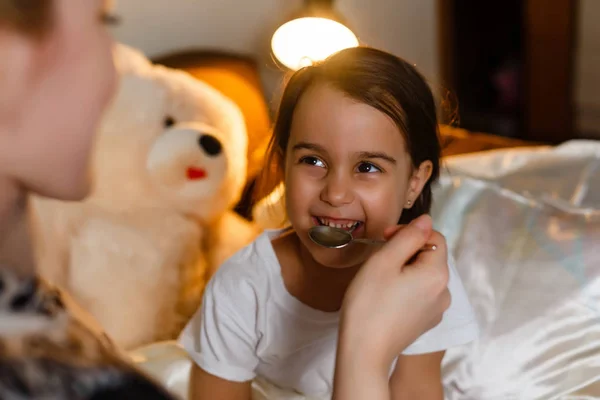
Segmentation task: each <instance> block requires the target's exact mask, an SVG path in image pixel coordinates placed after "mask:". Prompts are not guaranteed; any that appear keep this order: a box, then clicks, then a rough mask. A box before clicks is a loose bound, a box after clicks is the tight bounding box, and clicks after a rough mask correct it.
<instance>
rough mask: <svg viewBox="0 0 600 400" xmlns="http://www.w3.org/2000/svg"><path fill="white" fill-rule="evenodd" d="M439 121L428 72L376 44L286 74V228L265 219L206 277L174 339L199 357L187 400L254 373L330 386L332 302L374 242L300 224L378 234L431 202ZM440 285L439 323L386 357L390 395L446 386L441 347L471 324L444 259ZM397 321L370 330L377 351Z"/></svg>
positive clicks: (282, 134) (297, 384)
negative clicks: (442, 308) (350, 240)
mask: <svg viewBox="0 0 600 400" xmlns="http://www.w3.org/2000/svg"><path fill="white" fill-rule="evenodd" d="M437 127H438V123H437V118H436V108H435V103H434V99H433V96H432V93H431V90H430V89H429V87H428V86H427V84H426V82H425V80H424V79H423V78H422V76H421V75H420V74H419V73H418V72H417V71H416V70H415V68H413V67H412V66H411V65H410V64H408V63H407V62H405V61H403V60H401V59H399V58H397V57H395V56H393V55H391V54H388V53H385V52H383V51H379V50H376V49H372V48H365V47H358V48H351V49H347V50H344V51H341V52H339V53H337V54H335V55H333V56H331V57H330V58H328V59H327V60H325V61H324V62H323V63H321V64H318V65H314V66H310V67H307V68H304V69H301V70H300V71H298V72H296V73H295V74H294V75H293V76H292V77H291V79H290V81H289V82H288V84H287V87H286V89H285V91H284V94H283V98H282V101H281V106H280V110H279V114H278V117H277V121H276V124H275V128H274V134H273V138H272V141H271V146H270V154H269V155H270V159H271V160H272V161H274V162H275V163H276V165H277V166H278V167H279V170H280V173H281V174H280V176H281V178H282V179H283V182H284V185H285V204H286V212H287V217H288V220H289V222H290V224H291V229H288V230H285V231H267V232H265V233H264V234H262V235H261V236H260V237H258V238H257V239H256V240H255V241H254V242H253V243H252V244H250V245H249V246H247V247H246V248H244V249H242V250H241V251H240V252H238V253H237V254H236V255H235V256H233V257H232V258H231V259H230V260H228V261H227V262H226V263H225V264H224V265H223V266H222V267H221V268H220V270H219V271H218V272H217V273H216V275H215V276H214V277H213V279H212V280H211V282H210V283H209V285H208V287H207V289H206V293H205V297H204V301H203V305H202V307H201V310H200V311H199V312H198V313H197V314H196V315H195V316H194V318H193V319H192V320H191V321H190V322H189V324H188V326H187V327H186V329H185V330H184V332H183V333H182V336H181V338H180V341H181V344H182V345H183V347H184V348H185V349H186V350H187V352H188V353H189V355H190V356H191V357H192V358H193V360H194V361H195V363H196V364H197V367H196V369H195V372H194V373H193V375H192V398H193V399H204V398H211V397H214V398H219V399H230V400H237V399H244V400H246V399H248V398H249V397H250V393H251V389H250V388H251V382H252V381H254V382H255V383H256V382H258V383H263V384H266V385H267V386H266V387H270V388H277V390H279V389H281V390H284V391H291V392H295V393H300V394H301V395H304V396H308V397H311V398H330V397H331V395H332V391H333V377H334V367H335V359H336V344H337V338H338V327H339V317H340V315H339V310H340V308H341V306H342V301H343V299H344V295H345V293H346V291H347V288H348V286H349V285H350V283H351V281H352V280H353V278H354V277H355V275H356V274H357V272H358V271H359V270H360V269H361V266H362V265H363V263H365V261H366V260H367V259H368V258H369V257H370V256H371V255H372V254H374V252H376V251H377V249H376V247H375V246H368V245H364V244H353V245H350V246H347V247H345V248H342V249H327V248H323V247H320V246H319V245H317V244H315V243H313V242H312V241H311V240H310V238H309V236H308V230H309V229H310V228H311V227H312V226H315V225H329V226H334V227H338V228H343V229H346V230H348V231H351V232H352V235H353V236H354V237H357V238H361V237H367V238H382V237H384V236H385V231H386V229H388V228H389V227H392V226H394V225H396V224H405V223H409V222H410V221H412V220H414V219H415V218H417V217H419V216H421V215H422V214H425V213H428V212H429V209H430V206H431V201H432V199H431V184H432V182H433V181H435V179H436V178H437V177H438V173H439V157H440V143H439V141H438V136H437V133H438V129H437ZM444 251H445V249H444ZM390 262H392V260H390ZM372 273H373V272H372ZM374 273H377V272H376V271H374ZM448 288H449V290H450V294H451V299H452V300H451V305H450V307H449V309H448V310H447V311H446V313H445V315H444V317H443V319H442V321H441V323H439V324H438V325H437V326H435V327H434V328H433V329H431V330H429V331H428V332H426V333H425V334H423V335H421V336H420V337H419V338H418V339H417V340H416V341H414V342H413V343H412V344H411V345H410V346H408V347H407V348H405V350H404V351H403V352H402V354H398V355H397V358H396V359H395V360H394V361H393V362H392V363H391V364H392V365H388V366H386V369H389V374H390V375H389V376H390V378H389V385H390V388H391V389H390V390H391V391H392V397H393V398H394V399H421V400H434V399H435V400H441V399H443V390H442V384H441V372H440V364H441V360H442V357H443V355H444V351H445V349H447V348H449V347H452V346H456V345H461V344H464V343H467V342H470V341H472V340H473V339H475V337H476V335H477V324H476V321H475V318H474V315H473V312H472V309H471V306H470V304H469V301H468V299H467V297H466V294H465V292H464V289H463V287H462V284H461V282H460V279H459V277H458V275H457V273H456V271H455V269H454V267H453V266H452V265H450V279H449V283H448ZM414 301H415V302H420V301H422V299H420V298H419V297H416V298H415V299H414ZM371 312H372V313H374V314H376V313H378V312H379V310H378V309H376V308H373V309H372V310H371ZM402 312H403V310H402V309H400V308H399V309H398V313H402ZM393 334H394V332H382V333H381V334H380V335H378V336H375V337H372V338H370V340H371V346H372V351H373V352H374V353H376V352H377V351H378V349H377V345H378V342H379V341H380V340H381V339H382V338H383V337H384V336H385V335H393ZM277 396H278V395H273V397H274V398H277Z"/></svg>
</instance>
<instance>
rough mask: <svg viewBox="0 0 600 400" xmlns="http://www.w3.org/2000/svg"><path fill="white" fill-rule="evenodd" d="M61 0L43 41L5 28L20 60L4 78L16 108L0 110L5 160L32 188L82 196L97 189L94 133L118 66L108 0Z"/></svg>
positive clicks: (8, 49)
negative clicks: (92, 176)
mask: <svg viewBox="0 0 600 400" xmlns="http://www.w3.org/2000/svg"><path fill="white" fill-rule="evenodd" d="M53 3H54V6H53V21H52V24H51V27H50V30H49V32H47V33H46V34H45V35H44V37H43V38H42V39H41V40H40V41H36V40H35V39H31V38H27V37H25V35H23V34H21V33H17V32H13V33H12V36H11V33H6V32H1V34H2V35H3V37H0V39H5V40H6V43H9V44H10V46H11V47H5V51H6V52H8V54H7V55H8V56H10V59H11V60H13V65H12V71H11V82H8V81H4V80H2V81H1V82H0V84H1V85H2V87H3V88H6V89H7V91H8V92H6V96H7V97H8V96H11V102H10V104H11V106H10V107H11V108H10V110H9V112H7V113H5V114H3V115H0V119H1V121H0V122H1V124H0V163H3V164H2V165H1V167H2V168H3V169H4V170H5V171H8V172H9V174H10V178H12V179H14V180H16V181H17V182H19V183H20V184H21V185H22V186H24V187H25V188H27V189H29V190H32V191H34V192H37V193H39V194H41V195H44V196H50V197H56V198H61V199H70V200H75V199H81V198H82V197H84V196H85V195H87V193H88V191H89V186H90V185H89V179H88V161H89V157H90V152H91V148H92V144H93V138H94V134H95V131H96V128H97V125H98V124H99V122H100V119H101V116H102V112H103V110H104V108H105V106H106V105H107V103H108V101H109V100H110V98H111V95H112V94H113V91H114V88H115V83H116V73H115V67H114V65H113V61H112V56H111V44H112V41H111V38H110V36H109V34H108V32H107V31H106V29H105V27H104V26H103V25H104V24H103V21H102V18H101V17H102V15H103V11H104V10H103V7H104V5H105V2H104V1H102V0H84V1H72V0H53ZM5 100H6V98H5V97H4V96H0V102H2V101H5ZM2 148H3V149H2Z"/></svg>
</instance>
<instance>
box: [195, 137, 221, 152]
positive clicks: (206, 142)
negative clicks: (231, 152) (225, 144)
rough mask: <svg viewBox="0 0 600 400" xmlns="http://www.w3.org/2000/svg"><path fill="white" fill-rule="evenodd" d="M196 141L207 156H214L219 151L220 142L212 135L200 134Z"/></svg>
mask: <svg viewBox="0 0 600 400" xmlns="http://www.w3.org/2000/svg"><path fill="white" fill-rule="evenodd" d="M198 143H199V144H200V147H201V148H202V149H203V150H204V151H205V152H206V154H208V155H209V156H216V155H218V154H220V153H221V148H222V147H221V142H219V139H217V138H216V137H214V136H211V135H202V136H200V139H199V140H198Z"/></svg>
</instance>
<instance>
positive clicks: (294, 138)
mask: <svg viewBox="0 0 600 400" xmlns="http://www.w3.org/2000/svg"><path fill="white" fill-rule="evenodd" d="M305 141H306V142H310V143H317V144H320V145H321V146H322V147H330V148H332V149H339V150H341V149H358V148H360V149H368V150H382V149H385V150H387V151H389V152H394V151H395V152H404V151H405V144H404V137H403V135H402V133H401V132H400V129H399V128H398V126H397V125H396V124H395V122H394V121H393V120H392V119H391V118H390V117H389V116H388V115H386V114H385V113H383V112H381V111H379V110H378V109H376V108H374V107H372V106H370V105H368V104H365V103H361V102H359V101H357V100H355V99H353V98H350V97H349V96H347V95H346V94H344V93H342V92H341V91H339V90H336V89H334V88H331V87H330V86H327V85H319V86H315V87H314V88H310V89H309V90H307V92H306V93H304V95H303V96H302V98H301V99H300V101H299V102H298V105H297V107H296V110H295V112H294V118H293V120H292V126H291V132H290V144H292V143H297V142H305Z"/></svg>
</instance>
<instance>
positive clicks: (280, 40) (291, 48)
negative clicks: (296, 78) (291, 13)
mask: <svg viewBox="0 0 600 400" xmlns="http://www.w3.org/2000/svg"><path fill="white" fill-rule="evenodd" d="M358 45H359V42H358V38H357V37H356V35H355V34H354V33H353V32H352V31H351V30H350V29H349V28H348V27H346V25H344V23H343V22H342V20H341V18H340V17H339V16H338V15H336V14H335V13H334V11H333V6H332V1H324V0H308V1H307V2H306V7H305V9H304V10H302V12H301V13H300V14H299V15H297V16H295V17H293V18H292V19H290V20H289V21H288V22H285V23H284V24H283V25H281V26H280V27H279V28H278V29H277V30H276V31H275V33H274V34H273V38H272V39H271V51H272V52H273V55H274V56H275V58H276V59H277V61H279V62H280V63H281V64H283V65H284V66H286V67H287V68H290V69H292V70H297V69H299V68H302V67H305V66H307V65H311V64H312V63H314V62H317V61H321V60H323V59H325V58H327V57H328V56H330V55H331V54H333V53H335V52H337V51H340V50H343V49H346V48H349V47H356V46H358Z"/></svg>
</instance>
